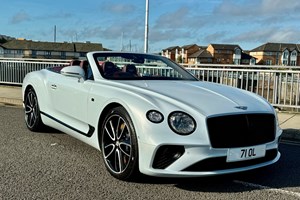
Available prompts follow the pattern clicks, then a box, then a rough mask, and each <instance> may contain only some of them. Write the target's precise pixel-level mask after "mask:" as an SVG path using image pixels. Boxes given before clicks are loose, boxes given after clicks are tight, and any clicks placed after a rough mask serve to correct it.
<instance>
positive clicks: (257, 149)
mask: <svg viewBox="0 0 300 200" xmlns="http://www.w3.org/2000/svg"><path fill="white" fill-rule="evenodd" d="M265 155H266V145H258V146H252V147H242V148H233V149H229V150H228V152H227V162H236V161H243V160H251V159H255V158H260V157H264V156H265Z"/></svg>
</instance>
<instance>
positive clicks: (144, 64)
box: [94, 52, 197, 81]
mask: <svg viewBox="0 0 300 200" xmlns="http://www.w3.org/2000/svg"><path fill="white" fill-rule="evenodd" d="M94 59H95V62H96V64H97V65H98V69H99V71H100V73H101V75H102V76H103V77H104V78H106V79H118V80H126V79H129V80H193V81H196V80H197V79H196V78H195V77H194V76H193V75H191V74H190V73H189V72H188V71H186V70H185V69H184V68H183V67H181V66H180V65H178V64H176V63H174V62H173V61H171V60H169V59H167V58H165V57H162V56H157V55H150V54H137V53H112V52H107V53H95V54H94Z"/></svg>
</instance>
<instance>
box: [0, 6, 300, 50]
mask: <svg viewBox="0 0 300 200" xmlns="http://www.w3.org/2000/svg"><path fill="white" fill-rule="evenodd" d="M0 5H1V12H0V34H1V35H7V36H11V37H15V38H25V39H28V40H33V41H50V42H53V41H54V27H56V41H57V42H86V41H90V42H94V43H102V45H103V47H105V48H108V49H111V50H118V51H119V50H121V49H123V50H125V51H130V50H131V51H140V52H143V51H144V38H145V10H146V9H145V8H146V0H1V3H0ZM148 24H149V34H148V41H149V42H148V44H149V45H148V49H149V50H148V51H149V52H153V53H154V52H160V51H161V50H162V49H164V48H167V47H171V46H183V45H189V44H197V45H200V46H208V45H209V44H238V45H240V47H241V48H242V49H243V50H251V49H254V48H256V47H258V46H260V45H262V44H264V43H267V42H279V43H297V44H300V1H299V0H287V1H284V0H248V1H246V0H149V23H148Z"/></svg>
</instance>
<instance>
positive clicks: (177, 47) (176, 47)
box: [163, 46, 180, 51]
mask: <svg viewBox="0 0 300 200" xmlns="http://www.w3.org/2000/svg"><path fill="white" fill-rule="evenodd" d="M179 48H180V47H179V46H172V47H168V48H165V49H163V51H166V50H168V51H174V50H175V49H179Z"/></svg>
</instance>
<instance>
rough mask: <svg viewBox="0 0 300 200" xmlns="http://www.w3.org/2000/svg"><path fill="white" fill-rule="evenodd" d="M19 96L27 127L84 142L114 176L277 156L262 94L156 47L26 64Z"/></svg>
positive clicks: (207, 168) (223, 170)
mask: <svg viewBox="0 0 300 200" xmlns="http://www.w3.org/2000/svg"><path fill="white" fill-rule="evenodd" d="M22 95H23V102H24V110H25V122H26V125H27V127H28V129H30V130H31V131H42V130H43V128H44V127H45V126H49V127H52V128H55V129H57V130H60V131H62V132H64V133H67V134H69V135H71V136H73V137H75V138H77V139H79V140H81V141H83V142H85V143H87V144H89V145H91V146H92V147H94V148H96V149H98V150H99V152H101V155H102V157H103V161H104V164H105V166H106V168H107V170H108V172H109V173H110V174H111V175H112V176H114V177H115V178H118V179H121V180H132V179H134V178H136V177H137V174H138V173H142V174H146V175H150V176H159V177H201V176H211V175H219V174H227V173H234V172H241V171H246V170H251V169H256V168H260V167H264V166H267V165H270V164H273V163H275V162H276V161H278V160H279V158H280V153H279V151H278V143H279V138H280V136H281V133H282V130H281V129H280V128H279V125H278V121H277V116H276V112H275V110H274V108H273V107H272V106H271V105H270V104H269V103H268V102H267V101H266V100H265V99H264V98H262V97H260V96H258V95H256V94H254V93H251V92H248V91H245V90H241V89H237V88H234V87H230V86H225V85H221V84H216V83H210V82H205V81H199V80H198V79H197V78H195V76H194V75H193V74H192V73H190V72H189V71H188V70H186V69H185V68H183V67H182V66H180V65H178V64H177V63H175V62H173V61H171V60H169V59H168V58H165V57H162V56H159V55H152V54H142V53H124V52H90V53H88V54H87V59H86V60H85V61H82V62H81V64H77V65H70V66H57V67H50V68H47V69H42V70H40V71H35V72H31V73H28V74H27V75H26V77H25V78H24V81H23V86H22Z"/></svg>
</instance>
